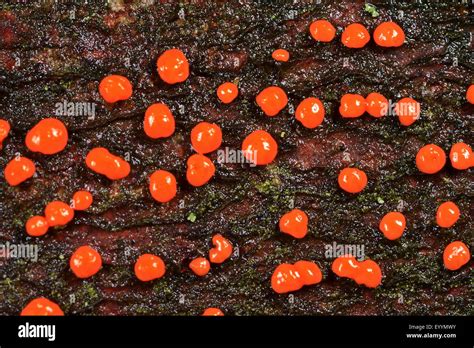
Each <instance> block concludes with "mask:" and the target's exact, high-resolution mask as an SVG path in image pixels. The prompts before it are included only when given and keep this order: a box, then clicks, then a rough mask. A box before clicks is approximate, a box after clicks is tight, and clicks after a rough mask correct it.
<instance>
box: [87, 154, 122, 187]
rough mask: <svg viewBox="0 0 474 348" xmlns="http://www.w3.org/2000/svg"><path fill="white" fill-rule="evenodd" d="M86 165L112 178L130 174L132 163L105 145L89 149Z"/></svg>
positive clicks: (120, 177)
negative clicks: (113, 152)
mask: <svg viewBox="0 0 474 348" xmlns="http://www.w3.org/2000/svg"><path fill="white" fill-rule="evenodd" d="M86 165H87V167H89V169H91V170H93V171H94V172H96V173H99V174H102V175H105V176H106V177H107V178H109V179H110V180H118V179H122V178H125V177H126V176H127V175H128V174H130V164H129V163H128V162H127V161H125V160H124V159H122V158H120V157H119V156H115V155H113V154H111V153H110V152H109V150H107V149H106V148H103V147H96V148H94V149H92V150H90V151H89V153H88V154H87V156H86Z"/></svg>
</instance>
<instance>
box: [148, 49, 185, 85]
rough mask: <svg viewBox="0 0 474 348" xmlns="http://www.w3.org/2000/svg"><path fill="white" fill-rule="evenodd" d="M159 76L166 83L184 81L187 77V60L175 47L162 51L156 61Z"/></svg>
mask: <svg viewBox="0 0 474 348" xmlns="http://www.w3.org/2000/svg"><path fill="white" fill-rule="evenodd" d="M156 67H157V69H158V74H159V75H160V78H161V79H162V80H163V81H165V82H166V83H168V84H171V85H172V84H175V83H179V82H183V81H186V79H187V78H188V77H189V62H188V60H187V59H186V56H185V55H184V53H183V52H182V51H181V50H180V49H177V48H172V49H169V50H166V51H164V52H163V53H162V54H161V55H160V56H159V57H158V60H157V61H156Z"/></svg>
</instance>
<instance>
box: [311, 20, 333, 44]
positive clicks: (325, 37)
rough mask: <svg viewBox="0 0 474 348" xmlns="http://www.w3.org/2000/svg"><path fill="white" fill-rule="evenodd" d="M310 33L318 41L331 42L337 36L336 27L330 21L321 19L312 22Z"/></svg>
mask: <svg viewBox="0 0 474 348" xmlns="http://www.w3.org/2000/svg"><path fill="white" fill-rule="evenodd" d="M309 33H310V34H311V36H312V38H313V39H314V40H316V41H320V42H330V41H332V40H333V39H334V37H335V36H336V28H334V26H333V25H332V24H331V23H330V22H329V21H327V20H325V19H319V20H316V21H314V22H312V23H311V24H310V26H309Z"/></svg>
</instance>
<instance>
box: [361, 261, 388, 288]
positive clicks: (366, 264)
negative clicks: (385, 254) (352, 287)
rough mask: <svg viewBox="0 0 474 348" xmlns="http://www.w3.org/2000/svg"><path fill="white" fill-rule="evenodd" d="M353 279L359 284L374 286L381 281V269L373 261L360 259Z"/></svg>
mask: <svg viewBox="0 0 474 348" xmlns="http://www.w3.org/2000/svg"><path fill="white" fill-rule="evenodd" d="M354 280H355V282H356V283H357V284H359V285H365V286H366V287H368V288H376V287H377V286H379V285H380V284H381V283H382V270H381V269H380V267H379V265H378V264H377V263H376V262H375V261H372V260H365V261H362V262H361V263H359V268H358V270H357V272H356V274H355V276H354Z"/></svg>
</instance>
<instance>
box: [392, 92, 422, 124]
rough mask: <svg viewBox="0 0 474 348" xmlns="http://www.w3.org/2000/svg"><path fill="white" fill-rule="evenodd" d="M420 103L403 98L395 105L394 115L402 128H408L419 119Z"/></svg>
mask: <svg viewBox="0 0 474 348" xmlns="http://www.w3.org/2000/svg"><path fill="white" fill-rule="evenodd" d="M420 112H421V110H420V103H418V102H417V101H416V100H415V99H412V98H403V99H400V100H399V101H398V103H397V104H396V105H395V113H396V114H397V115H398V120H399V121H400V124H402V125H403V126H406V127H408V126H410V125H412V124H413V123H415V121H416V120H418V119H419V118H420Z"/></svg>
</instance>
